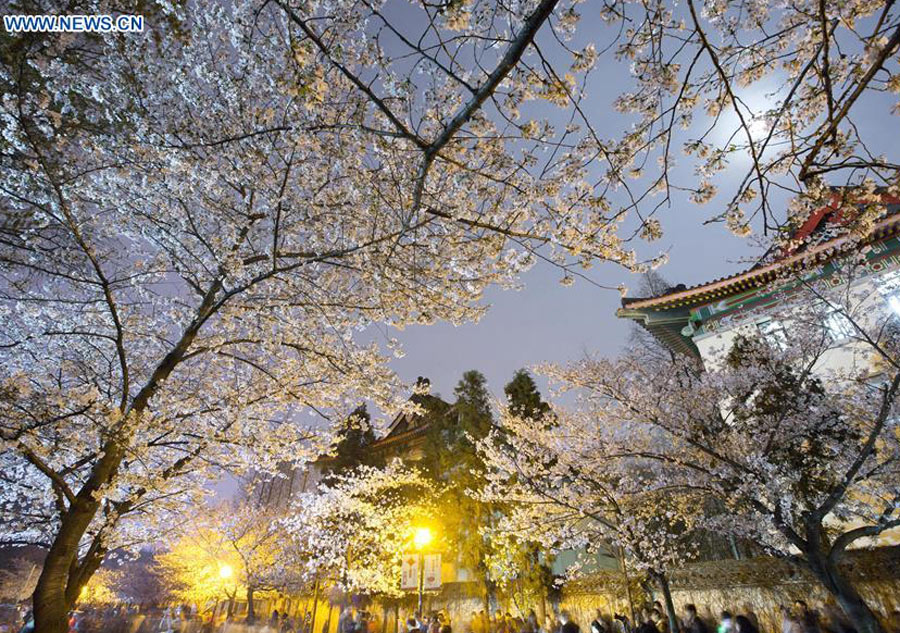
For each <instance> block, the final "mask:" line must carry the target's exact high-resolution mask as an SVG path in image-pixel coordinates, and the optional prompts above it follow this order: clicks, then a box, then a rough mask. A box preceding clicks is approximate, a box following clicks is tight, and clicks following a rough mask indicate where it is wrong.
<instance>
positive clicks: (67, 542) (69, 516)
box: [32, 441, 124, 633]
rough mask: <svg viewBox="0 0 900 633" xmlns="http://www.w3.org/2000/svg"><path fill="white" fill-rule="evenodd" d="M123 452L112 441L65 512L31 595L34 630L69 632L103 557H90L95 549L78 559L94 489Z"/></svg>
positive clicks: (114, 467)
mask: <svg viewBox="0 0 900 633" xmlns="http://www.w3.org/2000/svg"><path fill="white" fill-rule="evenodd" d="M123 454H124V452H123V450H122V448H121V446H120V445H119V444H117V443H116V442H114V441H109V442H108V443H107V444H106V446H105V447H104V454H103V457H102V458H101V459H100V461H98V462H97V464H96V465H95V466H94V470H93V472H92V473H91V476H90V477H89V478H88V480H87V481H86V482H85V484H84V485H83V486H82V488H81V490H80V491H79V492H78V494H77V495H76V496H75V497H74V499H73V500H72V502H71V504H70V506H69V509H68V511H67V512H66V513H65V514H63V515H62V518H61V520H60V526H59V531H58V532H57V533H56V537H55V538H54V539H53V543H52V545H51V546H50V550H49V551H48V552H47V558H46V559H45V560H44V568H43V570H42V571H41V575H40V577H39V578H38V583H37V586H36V587H35V590H34V595H33V596H32V601H33V604H34V623H35V629H34V630H35V633H66V632H67V631H68V629H69V627H68V615H69V611H70V610H71V609H72V607H73V606H75V601H76V600H78V594H79V593H80V592H81V588H82V587H83V586H84V585H85V584H86V583H87V581H88V580H89V579H90V577H91V575H92V574H93V572H94V571H96V569H97V567H98V566H99V564H100V562H101V560H102V555H101V556H99V558H97V560H93V559H91V558H90V556H92V555H93V553H92V554H89V555H88V558H87V559H86V560H85V561H84V562H83V565H81V566H79V563H80V562H79V560H78V545H79V543H80V542H81V539H82V538H83V537H84V534H85V532H87V529H88V526H89V525H90V524H91V521H92V520H93V519H94V516H95V515H96V514H97V510H98V508H99V507H100V503H99V501H97V500H96V499H95V498H94V492H96V491H97V490H99V489H100V488H101V487H102V486H103V485H105V484H107V483H108V482H109V481H110V479H112V477H113V475H114V474H115V472H116V470H117V469H118V467H119V464H120V463H121V461H122V456H123Z"/></svg>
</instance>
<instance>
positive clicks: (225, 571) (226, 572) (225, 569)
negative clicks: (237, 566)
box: [219, 565, 234, 580]
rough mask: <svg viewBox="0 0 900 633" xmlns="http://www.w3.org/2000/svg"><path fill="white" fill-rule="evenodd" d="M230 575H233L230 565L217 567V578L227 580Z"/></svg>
mask: <svg viewBox="0 0 900 633" xmlns="http://www.w3.org/2000/svg"><path fill="white" fill-rule="evenodd" d="M232 574H234V570H233V569H232V568H231V565H222V566H221V567H219V578H222V579H225V580H227V579H228V578H231V576H232Z"/></svg>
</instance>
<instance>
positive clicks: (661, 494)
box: [476, 409, 696, 629]
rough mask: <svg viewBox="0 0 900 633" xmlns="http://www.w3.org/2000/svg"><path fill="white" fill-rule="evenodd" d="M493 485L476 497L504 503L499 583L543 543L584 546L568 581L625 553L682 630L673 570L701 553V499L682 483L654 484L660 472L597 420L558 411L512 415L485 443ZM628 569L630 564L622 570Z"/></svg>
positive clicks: (552, 548) (496, 535)
mask: <svg viewBox="0 0 900 633" xmlns="http://www.w3.org/2000/svg"><path fill="white" fill-rule="evenodd" d="M479 448H480V452H481V453H482V455H483V456H484V459H485V462H486V464H487V465H488V468H489V471H488V472H489V474H488V479H489V483H488V484H487V485H486V486H485V488H484V489H483V490H481V491H478V492H477V493H476V494H477V495H478V496H479V497H480V498H482V499H485V500H489V501H494V502H497V503H503V504H504V506H503V507H504V509H505V512H504V514H503V516H502V518H501V519H500V520H499V521H498V522H497V524H496V525H494V526H492V528H491V533H492V538H493V539H494V540H495V541H496V547H495V549H496V550H497V555H496V556H495V557H494V559H493V560H492V562H493V565H494V569H495V570H496V573H497V574H498V577H499V578H500V579H511V578H515V577H517V576H518V575H519V574H520V573H521V570H520V569H519V568H518V567H517V566H516V565H515V561H514V559H513V558H512V557H511V556H509V555H507V556H506V557H504V555H503V552H507V553H512V552H515V551H516V550H517V548H521V546H522V544H523V543H528V542H537V543H538V544H539V545H540V546H541V548H542V549H543V551H545V552H548V553H555V552H559V551H560V550H566V549H568V550H576V551H578V552H579V559H578V561H577V562H576V564H575V565H573V567H572V568H571V569H569V570H568V576H569V578H570V579H572V578H575V577H577V576H578V575H579V574H581V573H582V571H583V570H584V569H585V568H587V569H590V563H591V561H592V560H593V559H594V558H595V557H596V556H597V555H608V556H614V557H616V558H620V553H621V554H624V557H623V559H622V560H621V564H622V565H629V566H631V567H632V568H634V569H636V570H638V571H639V572H642V573H646V574H647V576H649V578H650V579H651V580H652V581H653V582H654V583H656V584H657V585H658V586H659V589H660V591H661V593H662V594H663V598H664V602H665V604H666V609H667V612H668V617H669V623H670V626H673V627H675V629H677V628H678V621H677V617H676V614H675V609H674V605H673V603H672V596H671V593H670V590H669V582H668V572H669V571H670V570H671V569H673V568H675V567H677V566H679V565H682V564H684V562H685V561H686V560H689V559H690V558H692V557H693V555H694V554H695V550H696V545H695V543H696V541H695V537H696V533H695V532H694V531H693V528H694V522H695V516H694V514H695V513H694V512H691V511H685V510H686V509H689V508H691V507H692V504H694V503H696V500H695V499H692V495H691V494H690V491H689V490H686V489H685V488H684V487H683V486H677V487H672V486H669V485H667V484H666V483H665V482H661V481H656V480H655V479H654V478H653V475H654V473H653V472H649V471H646V469H643V468H642V467H641V465H640V464H639V463H636V462H635V461H634V460H626V459H623V458H622V456H621V454H620V451H619V450H618V448H617V447H616V446H615V444H614V443H608V442H607V440H606V439H605V438H604V437H603V431H602V430H599V429H598V428H597V425H596V419H595V418H594V417H593V416H592V415H589V414H583V413H581V412H568V411H564V410H560V409H557V410H555V411H554V412H553V414H552V415H549V416H546V415H545V416H543V417H541V418H527V417H520V416H518V415H516V414H515V413H513V412H510V411H507V412H505V413H504V414H503V415H502V416H501V421H500V424H499V425H498V428H497V429H496V430H494V431H493V432H492V433H491V435H490V436H489V437H487V438H485V439H484V440H482V441H481V442H480V443H479ZM623 571H624V570H623Z"/></svg>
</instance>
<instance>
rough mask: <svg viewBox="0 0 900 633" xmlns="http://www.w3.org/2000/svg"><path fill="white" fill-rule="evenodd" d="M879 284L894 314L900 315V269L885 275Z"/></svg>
mask: <svg viewBox="0 0 900 633" xmlns="http://www.w3.org/2000/svg"><path fill="white" fill-rule="evenodd" d="M877 283H878V291H879V292H880V293H881V296H882V297H884V301H885V303H887V304H888V307H889V308H890V309H891V310H893V312H894V314H897V315H900V269H898V270H892V271H890V272H888V273H885V274H883V275H882V276H881V277H879V278H878V282H877Z"/></svg>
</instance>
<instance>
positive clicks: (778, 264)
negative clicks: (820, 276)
mask: <svg viewBox="0 0 900 633" xmlns="http://www.w3.org/2000/svg"><path fill="white" fill-rule="evenodd" d="M887 204H895V203H894V202H887ZM820 220H821V218H820ZM898 225H900V214H897V215H893V216H890V217H888V218H885V219H883V220H882V221H881V222H879V223H878V224H877V225H876V226H875V229H874V230H873V231H872V234H873V235H878V234H879V233H882V234H883V233H884V232H886V230H890V229H896V228H897V227H898ZM879 237H880V235H879ZM848 241H849V238H848V237H847V236H842V237H838V238H835V239H833V240H829V241H827V242H823V243H821V244H817V245H816V246H814V247H812V248H810V249H808V250H804V251H802V252H800V253H797V254H796V255H790V256H788V257H785V258H783V259H779V260H777V261H775V262H772V263H771V264H768V265H766V266H760V267H759V268H753V269H751V270H748V271H744V272H742V273H736V274H734V275H731V276H729V277H721V278H719V279H715V280H713V281H709V282H706V283H704V284H700V285H697V286H693V287H691V288H688V289H686V290H680V291H678V292H673V293H670V294H665V295H660V296H658V297H647V298H645V299H637V298H636V299H633V300H629V299H627V298H625V299H623V300H622V305H623V307H624V308H626V309H633V308H651V307H659V306H664V305H666V304H672V303H678V302H683V301H687V300H689V299H693V298H696V297H697V296H698V295H702V294H704V293H708V292H709V293H711V292H715V291H717V290H718V291H722V290H724V289H726V288H728V287H729V286H732V285H737V284H741V283H746V284H756V283H758V282H759V281H760V278H762V277H766V276H768V275H771V274H772V273H774V272H775V271H777V270H778V269H779V268H786V267H789V266H790V265H792V264H796V263H798V262H800V261H802V260H804V259H806V258H808V257H812V256H814V255H822V254H824V255H826V256H830V253H829V251H832V250H834V249H836V248H838V247H840V246H842V245H844V244H846V243H847V242H848Z"/></svg>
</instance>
